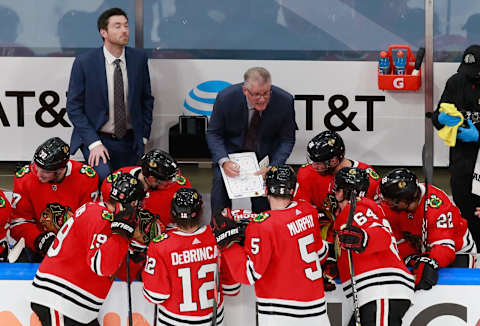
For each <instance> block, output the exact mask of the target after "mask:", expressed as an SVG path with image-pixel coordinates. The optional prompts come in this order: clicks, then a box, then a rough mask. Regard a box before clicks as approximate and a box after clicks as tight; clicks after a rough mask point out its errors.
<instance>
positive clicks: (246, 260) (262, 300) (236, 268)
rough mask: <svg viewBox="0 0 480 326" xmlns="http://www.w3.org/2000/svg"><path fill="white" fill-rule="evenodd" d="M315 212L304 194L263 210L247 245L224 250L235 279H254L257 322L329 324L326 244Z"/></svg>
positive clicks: (249, 230)
mask: <svg viewBox="0 0 480 326" xmlns="http://www.w3.org/2000/svg"><path fill="white" fill-rule="evenodd" d="M317 214H318V213H317V210H316V209H315V208H314V207H313V206H312V205H311V204H310V203H307V202H305V201H303V200H301V201H298V202H291V204H290V205H289V206H288V207H287V208H285V209H281V210H270V211H267V212H264V213H261V214H259V215H258V216H257V217H255V218H254V219H253V220H252V221H251V222H250V223H249V225H248V226H247V228H246V230H245V246H244V247H242V246H240V245H239V244H233V245H232V246H231V247H230V248H228V249H226V250H224V251H223V252H222V255H223V257H224V258H225V261H226V263H227V265H228V267H229V270H230V271H231V272H232V275H233V278H234V279H235V280H236V281H239V282H241V283H244V284H255V293H256V296H257V306H258V320H259V325H330V323H329V321H328V317H327V313H326V312H327V306H326V303H325V298H324V290H323V280H322V270H321V267H320V262H321V261H322V262H323V261H324V260H325V259H326V258H327V253H328V247H327V245H326V244H325V243H324V242H323V241H322V238H321V235H320V228H319V225H318V217H317Z"/></svg>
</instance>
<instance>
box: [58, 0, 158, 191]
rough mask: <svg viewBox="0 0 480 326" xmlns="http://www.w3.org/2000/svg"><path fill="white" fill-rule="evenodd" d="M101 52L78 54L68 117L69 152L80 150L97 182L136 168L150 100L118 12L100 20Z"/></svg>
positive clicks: (146, 77)
mask: <svg viewBox="0 0 480 326" xmlns="http://www.w3.org/2000/svg"><path fill="white" fill-rule="evenodd" d="M97 25H98V30H99V32H100V35H101V37H102V38H103V40H104V45H103V47H101V48H97V49H93V50H91V51H89V52H87V53H84V54H81V55H79V56H78V57H77V58H76V59H75V61H74V63H73V67H72V72H71V75H70V83H69V87H68V93H67V113H68V117H69V118H70V120H71V121H72V123H73V127H74V129H73V133H72V138H71V143H70V147H71V151H72V153H75V152H76V151H77V150H78V149H80V150H81V151H82V153H83V156H84V158H85V160H86V161H87V162H88V164H90V165H91V166H93V167H94V168H95V170H96V171H97V173H98V175H99V179H100V183H101V182H102V180H103V179H104V178H105V177H106V176H107V175H108V174H109V173H110V172H111V171H115V170H117V169H118V168H120V167H123V166H129V165H135V164H136V163H137V161H138V159H139V158H140V156H141V155H142V154H143V152H144V145H145V144H146V142H147V140H148V138H149V137H150V130H151V124H152V111H153V96H152V94H151V89H150V74H149V71H148V64H147V60H148V59H147V56H146V55H145V53H144V52H142V51H139V50H137V49H133V48H130V47H127V46H126V45H127V44H128V41H129V36H130V35H129V26H128V18H127V15H126V13H125V12H124V11H123V10H122V9H119V8H111V9H108V10H106V11H104V12H103V13H102V14H101V15H100V17H99V18H98V22H97Z"/></svg>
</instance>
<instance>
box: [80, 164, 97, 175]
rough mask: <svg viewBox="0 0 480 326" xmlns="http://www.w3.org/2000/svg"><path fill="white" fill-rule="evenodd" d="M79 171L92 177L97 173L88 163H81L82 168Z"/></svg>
mask: <svg viewBox="0 0 480 326" xmlns="http://www.w3.org/2000/svg"><path fill="white" fill-rule="evenodd" d="M80 173H81V174H85V175H86V176H87V177H90V178H93V177H94V176H95V175H96V174H97V171H95V170H94V169H93V168H92V167H91V166H90V165H88V164H83V165H82V168H81V169H80Z"/></svg>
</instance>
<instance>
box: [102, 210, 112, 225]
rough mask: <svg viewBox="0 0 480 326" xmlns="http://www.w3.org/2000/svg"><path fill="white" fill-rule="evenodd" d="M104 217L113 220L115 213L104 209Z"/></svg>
mask: <svg viewBox="0 0 480 326" xmlns="http://www.w3.org/2000/svg"><path fill="white" fill-rule="evenodd" d="M102 218H103V219H104V220H107V221H110V222H112V221H113V213H112V212H110V211H107V210H105V209H104V210H103V211H102Z"/></svg>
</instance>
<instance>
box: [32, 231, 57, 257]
mask: <svg viewBox="0 0 480 326" xmlns="http://www.w3.org/2000/svg"><path fill="white" fill-rule="evenodd" d="M53 240H55V233H53V232H43V233H40V234H39V235H38V236H37V237H36V238H35V241H34V242H33V246H34V247H35V250H36V251H38V252H40V253H42V254H44V253H46V252H47V250H48V248H50V246H51V245H52V242H53Z"/></svg>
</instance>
